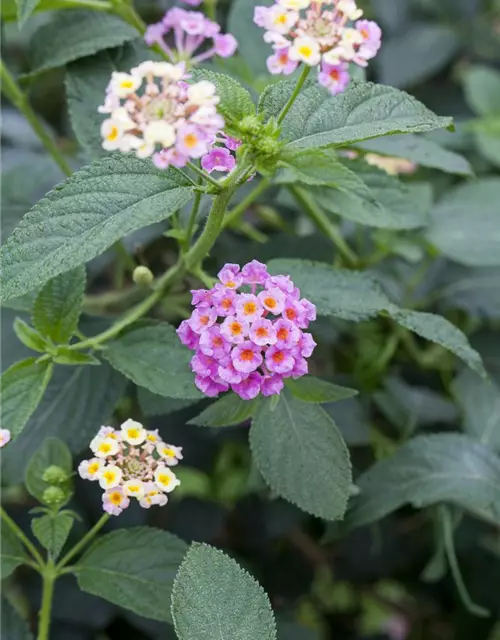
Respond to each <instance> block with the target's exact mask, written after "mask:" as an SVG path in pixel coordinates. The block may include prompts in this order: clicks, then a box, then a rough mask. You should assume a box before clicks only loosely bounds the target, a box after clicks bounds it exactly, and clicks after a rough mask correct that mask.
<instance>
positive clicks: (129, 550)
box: [75, 527, 187, 622]
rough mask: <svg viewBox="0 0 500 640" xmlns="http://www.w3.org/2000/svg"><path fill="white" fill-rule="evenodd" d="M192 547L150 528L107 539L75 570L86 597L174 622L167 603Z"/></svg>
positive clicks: (89, 552)
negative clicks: (187, 553)
mask: <svg viewBox="0 0 500 640" xmlns="http://www.w3.org/2000/svg"><path fill="white" fill-rule="evenodd" d="M186 550H187V545H186V543H185V542H183V541H182V540H180V539H179V538H177V536H174V535H172V534H171V533H167V532H166V531H160V530H159V529H153V528H151V527H134V528H131V529H127V530H125V529H124V530H121V531H114V532H113V533H108V534H106V535H104V536H102V537H101V538H100V539H99V540H97V542H94V544H93V545H92V546H91V547H90V549H88V551H86V553H85V554H84V556H83V557H82V558H81V560H80V561H79V562H78V563H77V564H76V566H75V572H76V577H77V580H78V585H79V587H80V589H82V591H86V592H87V593H91V594H93V595H96V596H99V597H101V598H104V599H105V600H108V601H109V602H112V603H113V604H116V605H118V606H120V607H124V608H125V609H129V610H130V611H133V612H134V613H137V614H138V615H141V616H144V617H146V618H151V619H152V620H163V621H165V622H171V617H170V611H169V607H168V603H169V601H170V594H171V591H172V586H173V583H174V578H175V574H176V572H177V570H178V568H179V565H180V564H181V562H182V559H183V557H184V554H185V553H186Z"/></svg>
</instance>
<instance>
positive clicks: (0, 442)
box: [0, 429, 11, 449]
mask: <svg viewBox="0 0 500 640" xmlns="http://www.w3.org/2000/svg"><path fill="white" fill-rule="evenodd" d="M10 438H11V433H10V431H9V430H8V429H0V449H1V448H2V447H5V445H6V444H9V442H10Z"/></svg>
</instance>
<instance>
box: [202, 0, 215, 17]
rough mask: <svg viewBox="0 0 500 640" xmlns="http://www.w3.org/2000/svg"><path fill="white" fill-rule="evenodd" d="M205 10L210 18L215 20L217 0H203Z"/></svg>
mask: <svg viewBox="0 0 500 640" xmlns="http://www.w3.org/2000/svg"><path fill="white" fill-rule="evenodd" d="M205 12H206V14H207V16H208V17H209V18H210V20H213V21H214V22H215V21H216V20H217V0H205Z"/></svg>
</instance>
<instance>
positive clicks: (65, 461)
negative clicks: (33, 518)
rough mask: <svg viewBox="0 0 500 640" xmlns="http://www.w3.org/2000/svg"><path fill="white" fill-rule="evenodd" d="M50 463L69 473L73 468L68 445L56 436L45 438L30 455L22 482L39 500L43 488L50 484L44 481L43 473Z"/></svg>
mask: <svg viewBox="0 0 500 640" xmlns="http://www.w3.org/2000/svg"><path fill="white" fill-rule="evenodd" d="M52 465H56V466H58V467H61V469H63V470H64V471H66V473H67V474H68V475H69V474H70V473H71V472H72V471H73V469H72V467H73V458H72V456H71V452H70V450H69V449H68V447H67V446H66V445H65V444H64V442H62V440H58V439H57V438H47V439H46V440H44V441H43V443H42V445H41V446H40V447H39V448H38V449H37V450H36V451H35V453H34V454H33V455H32V457H31V459H30V461H29V463H28V466H27V468H26V474H25V477H24V483H25V485H26V489H27V490H28V491H29V493H31V495H32V496H33V497H34V498H36V499H37V500H38V501H39V502H42V496H43V492H44V491H45V489H48V488H49V487H50V486H51V485H50V484H49V483H48V482H45V480H44V479H43V474H44V472H45V471H46V469H47V468H48V467H50V466H52Z"/></svg>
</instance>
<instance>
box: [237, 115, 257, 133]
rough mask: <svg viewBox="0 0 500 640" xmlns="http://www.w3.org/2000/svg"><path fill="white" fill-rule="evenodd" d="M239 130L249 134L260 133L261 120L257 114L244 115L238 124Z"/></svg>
mask: <svg viewBox="0 0 500 640" xmlns="http://www.w3.org/2000/svg"><path fill="white" fill-rule="evenodd" d="M238 128H239V130H240V131H241V132H242V133H244V134H248V135H250V136H252V135H253V136H257V135H260V134H261V133H262V122H261V121H260V120H259V118H258V117H257V116H245V117H244V118H243V119H242V120H241V122H240V123H239V125H238Z"/></svg>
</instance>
